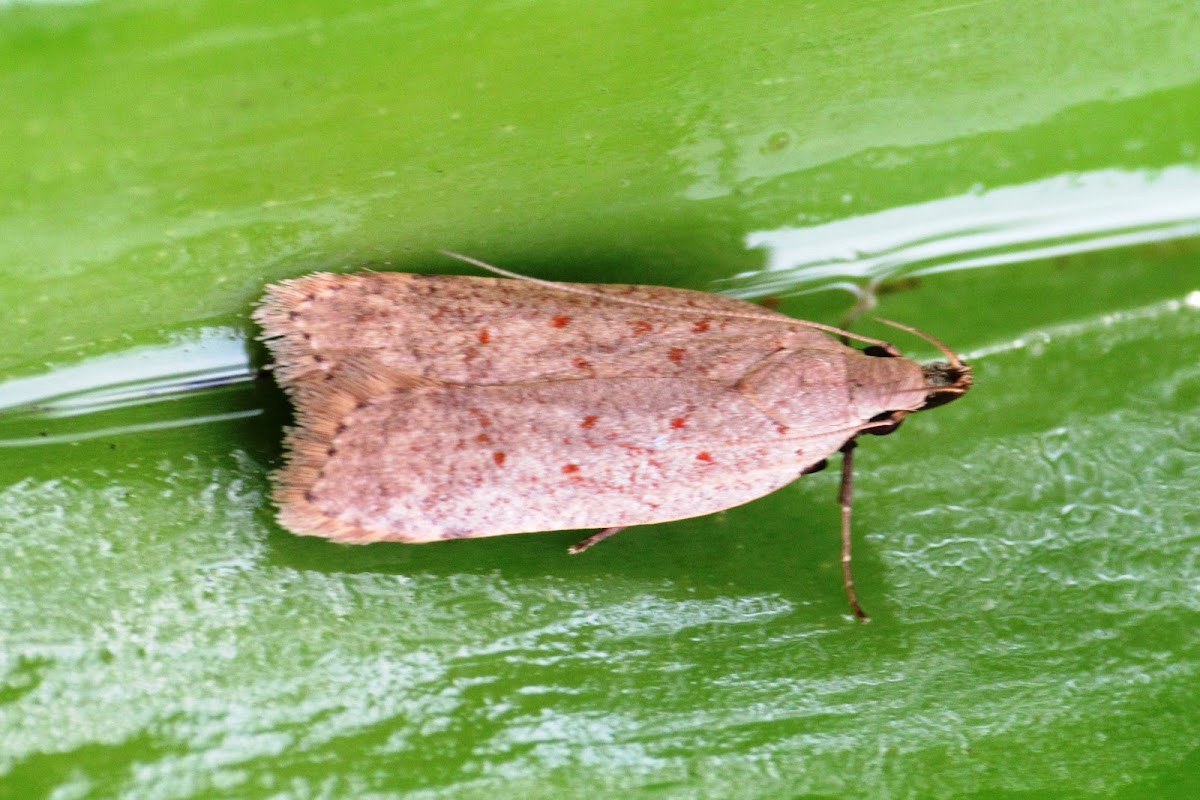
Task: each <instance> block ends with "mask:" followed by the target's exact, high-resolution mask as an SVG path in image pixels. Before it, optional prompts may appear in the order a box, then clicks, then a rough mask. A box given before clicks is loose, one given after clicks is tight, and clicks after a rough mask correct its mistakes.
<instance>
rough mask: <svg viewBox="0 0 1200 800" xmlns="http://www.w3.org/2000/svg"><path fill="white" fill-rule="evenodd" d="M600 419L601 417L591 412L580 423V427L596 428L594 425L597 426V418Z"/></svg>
mask: <svg viewBox="0 0 1200 800" xmlns="http://www.w3.org/2000/svg"><path fill="white" fill-rule="evenodd" d="M598 419H600V418H599V417H597V416H596V415H595V414H589V415H587V416H586V417H584V418H583V422H581V423H579V427H581V428H594V427H596V420H598Z"/></svg>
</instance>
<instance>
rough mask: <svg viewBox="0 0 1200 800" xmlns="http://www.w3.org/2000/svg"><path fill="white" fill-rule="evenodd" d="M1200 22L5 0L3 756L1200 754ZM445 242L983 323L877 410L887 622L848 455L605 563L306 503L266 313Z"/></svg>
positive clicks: (1024, 760)
mask: <svg viewBox="0 0 1200 800" xmlns="http://www.w3.org/2000/svg"><path fill="white" fill-rule="evenodd" d="M1198 54H1200V7H1198V6H1197V4H1196V3H1194V2H1190V0H1181V1H1180V2H1171V1H1170V0H1103V1H1098V2H1093V3H1054V4H1051V3H1045V2H1034V1H1033V0H1011V1H1010V2H1003V3H1000V2H966V3H955V2H950V3H943V2H930V1H928V0H915V1H914V2H861V3H844V2H836V1H835V0H818V2H810V3H779V2H747V3H737V4H729V3H710V2H662V3H635V2H608V3H603V4H589V5H585V4H583V3H578V2H565V1H562V0H560V1H559V2H552V1H550V0H545V1H543V2H518V1H517V0H513V1H511V2H489V3H466V2H434V1H433V0H430V1H429V2H405V3H383V2H360V3H355V4H352V7H351V8H345V9H344V8H342V6H341V4H335V3H321V2H312V1H310V2H292V3H279V4H267V3H258V4H246V3H239V2H169V3H168V2H162V1H161V0H141V1H140V2H139V1H137V0H126V1H125V2H106V3H98V2H79V3H64V4H56V3H33V2H30V3H22V2H0V104H2V107H3V113H2V114H0V797H14V798H26V797H37V796H50V795H53V796H55V797H62V798H78V797H110V796H118V795H119V796H130V797H156V798H157V797H165V798H175V797H351V796H353V797H377V796H388V795H393V794H402V793H407V794H410V795H411V796H414V797H446V798H450V797H453V798H471V797H487V798H492V797H564V796H588V797H629V796H652V797H669V798H675V797H679V798H684V797H687V798H691V797H714V798H716V797H721V798H724V797H737V798H742V797H764V798H774V797H788V798H792V797H809V796H813V797H815V796H824V797H887V798H904V797H913V798H930V797H976V796H977V797H988V798H994V797H1003V798H1017V797H1021V798H1025V797H1030V798H1032V797H1119V798H1143V797H1144V798H1163V797H1179V798H1183V797H1192V796H1194V794H1193V793H1194V791H1195V786H1196V784H1197V782H1198V779H1200V711H1198V710H1197V709H1198V708H1200V644H1198V642H1200V639H1198V637H1197V635H1196V634H1197V629H1198V625H1197V623H1198V622H1200V614H1198V611H1200V572H1198V569H1197V563H1196V554H1197V552H1198V550H1200V547H1198V545H1200V535H1198V534H1200V511H1198V510H1197V502H1196V498H1197V497H1200V445H1198V442H1200V414H1198V413H1197V411H1198V406H1200V402H1198V401H1200V363H1198V356H1197V353H1198V352H1200V308H1198V307H1200V295H1197V294H1196V291H1197V290H1200V270H1198V269H1197V266H1198V262H1200V240H1198V239H1197V235H1198V234H1200V55H1198ZM443 247H445V248H452V249H456V250H460V251H463V252H467V253H470V254H472V255H476V256H478V257H481V258H484V259H487V260H490V261H493V262H494V263H497V264H500V265H502V266H506V267H509V268H512V269H516V270H519V271H522V272H524V273H528V274H531V275H537V276H539V277H546V278H554V279H575V280H584V281H595V282H604V281H614V282H622V281H625V282H649V283H659V284H665V285H671V286H680V287H689V288H700V289H707V290H710V291H716V290H723V291H733V292H736V293H738V294H741V295H743V296H753V297H762V296H767V295H770V296H773V297H775V298H776V299H777V300H779V301H780V302H781V305H780V308H781V309H782V310H784V311H785V312H787V313H789V314H793V315H795V316H801V317H807V318H812V319H817V320H821V321H824V322H836V321H837V320H838V318H839V316H840V315H841V314H842V313H844V312H845V310H846V309H847V308H848V306H849V305H850V303H851V302H852V300H853V298H852V297H851V296H850V295H849V294H847V293H846V292H845V291H842V288H844V285H845V284H857V285H860V286H862V285H866V284H867V283H868V282H871V281H874V282H876V283H879V284H880V292H879V300H880V306H879V311H880V313H882V314H883V315H884V316H888V317H892V318H896V319H900V320H903V321H905V322H907V323H910V324H913V325H917V326H919V327H922V328H925V329H927V330H930V331H931V332H933V333H935V334H936V335H938V336H939V337H941V338H944V339H945V340H946V341H948V342H950V343H951V344H952V345H954V346H955V347H957V348H959V349H960V350H962V351H963V352H964V353H965V354H967V355H968V356H969V357H970V358H971V359H972V361H973V363H974V365H975V368H976V375H977V379H978V385H977V386H976V388H975V389H973V390H972V392H971V393H970V394H969V395H968V396H967V397H966V398H965V399H964V400H962V401H961V402H958V403H955V404H953V405H951V406H947V407H946V408H943V409H938V410H937V411H935V412H932V413H930V414H922V415H919V416H917V417H914V418H913V419H911V420H910V421H908V422H907V423H906V424H905V426H904V428H903V429H902V430H901V431H900V432H899V433H897V434H896V435H895V436H891V437H886V438H882V439H873V438H870V439H868V440H867V441H865V442H864V443H863V446H862V447H861V448H860V449H859V452H858V466H859V471H858V480H857V483H856V492H857V506H856V528H857V534H858V546H857V551H856V555H857V559H856V578H857V581H858V585H859V590H860V594H861V596H862V599H863V602H864V605H866V607H867V609H868V610H869V611H870V612H871V613H872V614H873V616H874V618H875V619H874V621H873V622H872V623H871V624H870V625H867V626H861V625H856V624H854V623H853V622H851V621H850V619H849V618H848V616H847V613H846V607H845V601H844V597H843V595H842V589H841V585H840V579H839V576H838V567H837V541H836V540H837V536H836V530H837V509H836V506H835V503H834V495H835V491H836V470H830V471H828V472H826V473H822V474H819V475H815V476H812V477H809V478H805V479H804V480H802V481H799V482H797V483H796V484H793V485H792V486H789V487H787V488H786V489H783V490H781V491H779V492H777V493H776V494H774V495H772V496H771V497H769V498H766V499H764V500H761V501H758V502H755V503H752V504H750V505H748V506H744V507H741V508H737V509H733V510H730V511H728V512H725V513H722V514H719V515H714V516H711V517H705V518H700V519H695V520H690V521H686V522H680V523H674V524H670V525H662V526H656V527H654V528H648V529H643V530H638V531H633V532H628V533H625V534H622V535H621V536H619V537H617V538H616V539H614V540H612V541H611V542H606V543H604V544H603V545H601V546H599V547H597V548H596V549H595V550H594V551H591V552H589V553H587V554H586V555H583V556H579V557H568V556H567V555H566V553H565V548H566V546H567V545H568V544H569V543H571V542H573V541H574V540H575V539H577V538H578V534H575V533H550V534H538V535H529V536H516V537H501V538H498V539H492V540H479V541H463V542H453V543H446V544H440V545H430V546H424V547H416V546H404V545H373V546H369V547H363V548H357V549H355V548H348V547H341V546H336V545H332V544H329V543H326V542H323V541H318V540H313V539H301V538H297V537H294V536H292V535H290V534H288V533H286V532H284V531H282V530H280V529H279V528H278V527H277V526H276V525H275V524H274V523H273V522H272V509H271V507H270V503H269V501H268V499H267V493H268V483H267V476H268V473H269V471H270V469H271V468H273V467H274V466H276V465H277V464H278V459H279V439H280V434H281V429H282V427H283V426H284V425H285V424H287V420H288V412H287V409H286V404H285V403H284V402H283V400H282V398H281V397H280V394H279V392H278V391H277V390H276V389H275V388H274V387H273V385H272V384H271V383H270V380H269V379H265V380H258V381H254V382H251V381H250V380H249V377H250V375H251V374H252V372H253V366H254V365H258V364H260V363H261V362H262V357H263V354H262V351H261V348H259V347H257V346H254V345H252V344H251V340H252V337H253V335H254V334H255V331H254V329H253V328H252V326H251V324H250V322H249V320H248V312H249V309H250V307H251V304H252V303H253V301H254V300H255V299H256V298H257V297H258V296H259V295H260V293H261V290H262V287H263V285H264V284H265V283H267V282H270V281H273V280H277V279H281V278H286V277H292V276H296V275H300V274H303V273H305V272H308V271H311V270H314V269H337V270H350V269H356V268H363V267H372V268H377V269H378V268H394V269H404V270H414V271H443V272H461V271H464V270H463V269H460V266H461V265H458V264H455V263H453V262H448V261H447V260H446V259H445V258H444V257H442V256H439V255H437V253H436V250H437V248H443ZM768 266H770V267H771V268H770V269H768ZM839 286H841V287H842V288H839ZM860 330H861V331H862V332H864V333H874V334H879V335H888V336H889V338H891V339H894V340H895V341H897V343H898V344H901V345H902V346H905V347H907V348H909V349H911V351H912V352H913V353H914V354H915V355H920V356H928V355H930V354H931V350H930V348H929V347H928V346H926V345H923V344H921V343H919V342H911V341H909V340H908V338H907V337H903V336H900V335H899V334H895V333H894V332H893V333H892V334H884V331H885V330H886V329H883V328H881V327H879V326H878V325H877V324H875V323H871V322H869V321H865V322H864V323H862V325H861V327H860ZM222 376H223V377H225V378H226V379H230V380H232V385H229V386H226V387H224V388H219V389H208V390H203V389H200V388H194V387H193V388H190V389H189V388H188V387H189V385H191V384H189V382H195V381H201V382H203V381H207V380H210V379H213V378H215V377H222ZM122 391H125V394H122V393H121V392H122ZM155 392H164V393H165V394H160V395H156V394H154V393H155ZM164 398H165V399H164ZM156 399H157V400H160V402H151V401H152V400H156ZM30 403H33V405H32V406H31V405H30Z"/></svg>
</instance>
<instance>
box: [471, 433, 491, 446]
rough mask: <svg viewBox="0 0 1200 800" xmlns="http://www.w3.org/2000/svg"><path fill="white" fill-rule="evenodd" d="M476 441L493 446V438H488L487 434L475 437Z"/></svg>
mask: <svg viewBox="0 0 1200 800" xmlns="http://www.w3.org/2000/svg"><path fill="white" fill-rule="evenodd" d="M475 441H477V442H479V443H480V444H491V442H492V437H490V436H488V435H487V434H486V433H481V434H479V435H478V436H476V437H475Z"/></svg>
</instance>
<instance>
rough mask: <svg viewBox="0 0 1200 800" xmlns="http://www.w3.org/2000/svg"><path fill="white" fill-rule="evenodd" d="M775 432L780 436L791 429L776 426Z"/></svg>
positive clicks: (785, 426)
mask: <svg viewBox="0 0 1200 800" xmlns="http://www.w3.org/2000/svg"><path fill="white" fill-rule="evenodd" d="M775 430H777V431H779V432H780V433H781V434H784V433H787V432H788V431H790V430H791V428H789V427H788V426H787V425H776V426H775Z"/></svg>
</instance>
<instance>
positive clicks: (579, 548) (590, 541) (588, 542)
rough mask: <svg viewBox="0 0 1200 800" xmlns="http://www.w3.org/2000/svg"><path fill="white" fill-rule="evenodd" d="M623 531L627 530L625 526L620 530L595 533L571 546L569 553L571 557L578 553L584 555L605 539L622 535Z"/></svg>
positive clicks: (608, 529)
mask: <svg viewBox="0 0 1200 800" xmlns="http://www.w3.org/2000/svg"><path fill="white" fill-rule="evenodd" d="M623 530H625V526H623V525H622V526H621V527H619V528H605V529H604V530H602V531H599V532H598V533H593V534H592V535H591V536H589V537H587V538H586V539H583V540H582V541H578V542H576V543H575V544H573V545H571V546H570V547H568V548H567V552H568V553H570V554H571V555H575V554H576V553H582V552H583V551H584V550H587V549H588V548H589V547H591V546H592V545H594V544H595V543H596V542H602V541H604V540H605V539H607V538H608V537H610V536H615V535H616V534H618V533H620V532H621V531H623Z"/></svg>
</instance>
